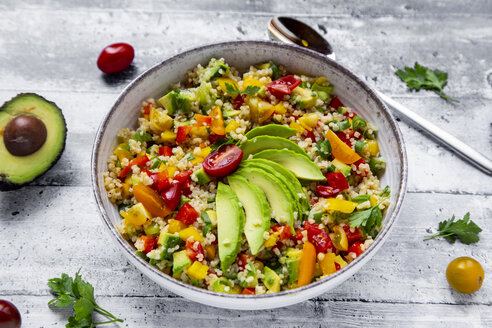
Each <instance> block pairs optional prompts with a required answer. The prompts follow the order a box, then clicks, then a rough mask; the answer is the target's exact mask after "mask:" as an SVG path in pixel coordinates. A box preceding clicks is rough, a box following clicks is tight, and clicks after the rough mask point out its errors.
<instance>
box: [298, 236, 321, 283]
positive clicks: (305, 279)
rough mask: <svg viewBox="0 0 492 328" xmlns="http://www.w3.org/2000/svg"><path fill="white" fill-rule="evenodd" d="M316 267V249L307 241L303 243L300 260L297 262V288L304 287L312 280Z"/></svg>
mask: <svg viewBox="0 0 492 328" xmlns="http://www.w3.org/2000/svg"><path fill="white" fill-rule="evenodd" d="M315 267H316V248H315V247H314V245H313V244H311V243H310V242H309V241H307V242H305V243H304V246H303V248H302V255H301V260H300V262H299V279H298V281H297V286H299V287H301V286H305V285H307V284H309V283H311V280H313V278H314V269H315Z"/></svg>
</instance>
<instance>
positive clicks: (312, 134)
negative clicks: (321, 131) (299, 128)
mask: <svg viewBox="0 0 492 328" xmlns="http://www.w3.org/2000/svg"><path fill="white" fill-rule="evenodd" d="M306 131H307V134H306V139H308V138H309V139H311V141H312V142H313V143H316V137H315V136H314V133H313V131H308V130H306Z"/></svg>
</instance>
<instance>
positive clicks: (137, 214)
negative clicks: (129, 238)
mask: <svg viewBox="0 0 492 328" xmlns="http://www.w3.org/2000/svg"><path fill="white" fill-rule="evenodd" d="M121 216H122V217H124V218H125V220H127V221H128V222H129V223H131V224H133V225H136V226H141V225H142V224H144V223H145V222H147V220H150V219H151V218H152V216H151V215H150V213H149V211H147V210H146V209H145V207H144V206H143V205H142V203H137V204H136V205H133V206H132V207H130V209H129V210H128V211H126V212H121Z"/></svg>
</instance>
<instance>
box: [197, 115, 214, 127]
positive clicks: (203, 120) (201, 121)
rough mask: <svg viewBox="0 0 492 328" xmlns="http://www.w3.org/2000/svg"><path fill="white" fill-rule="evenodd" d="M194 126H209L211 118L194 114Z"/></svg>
mask: <svg viewBox="0 0 492 328" xmlns="http://www.w3.org/2000/svg"><path fill="white" fill-rule="evenodd" d="M195 120H196V123H195V126H210V123H211V122H212V118H211V117H210V116H207V115H201V114H195Z"/></svg>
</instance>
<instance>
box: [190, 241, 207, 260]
mask: <svg viewBox="0 0 492 328" xmlns="http://www.w3.org/2000/svg"><path fill="white" fill-rule="evenodd" d="M186 255H187V256H188V257H189V258H190V260H191V261H193V262H194V261H199V262H202V261H203V260H205V253H204V252H203V247H202V244H200V242H199V241H196V240H194V239H193V238H191V237H190V238H188V239H187V240H186Z"/></svg>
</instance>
